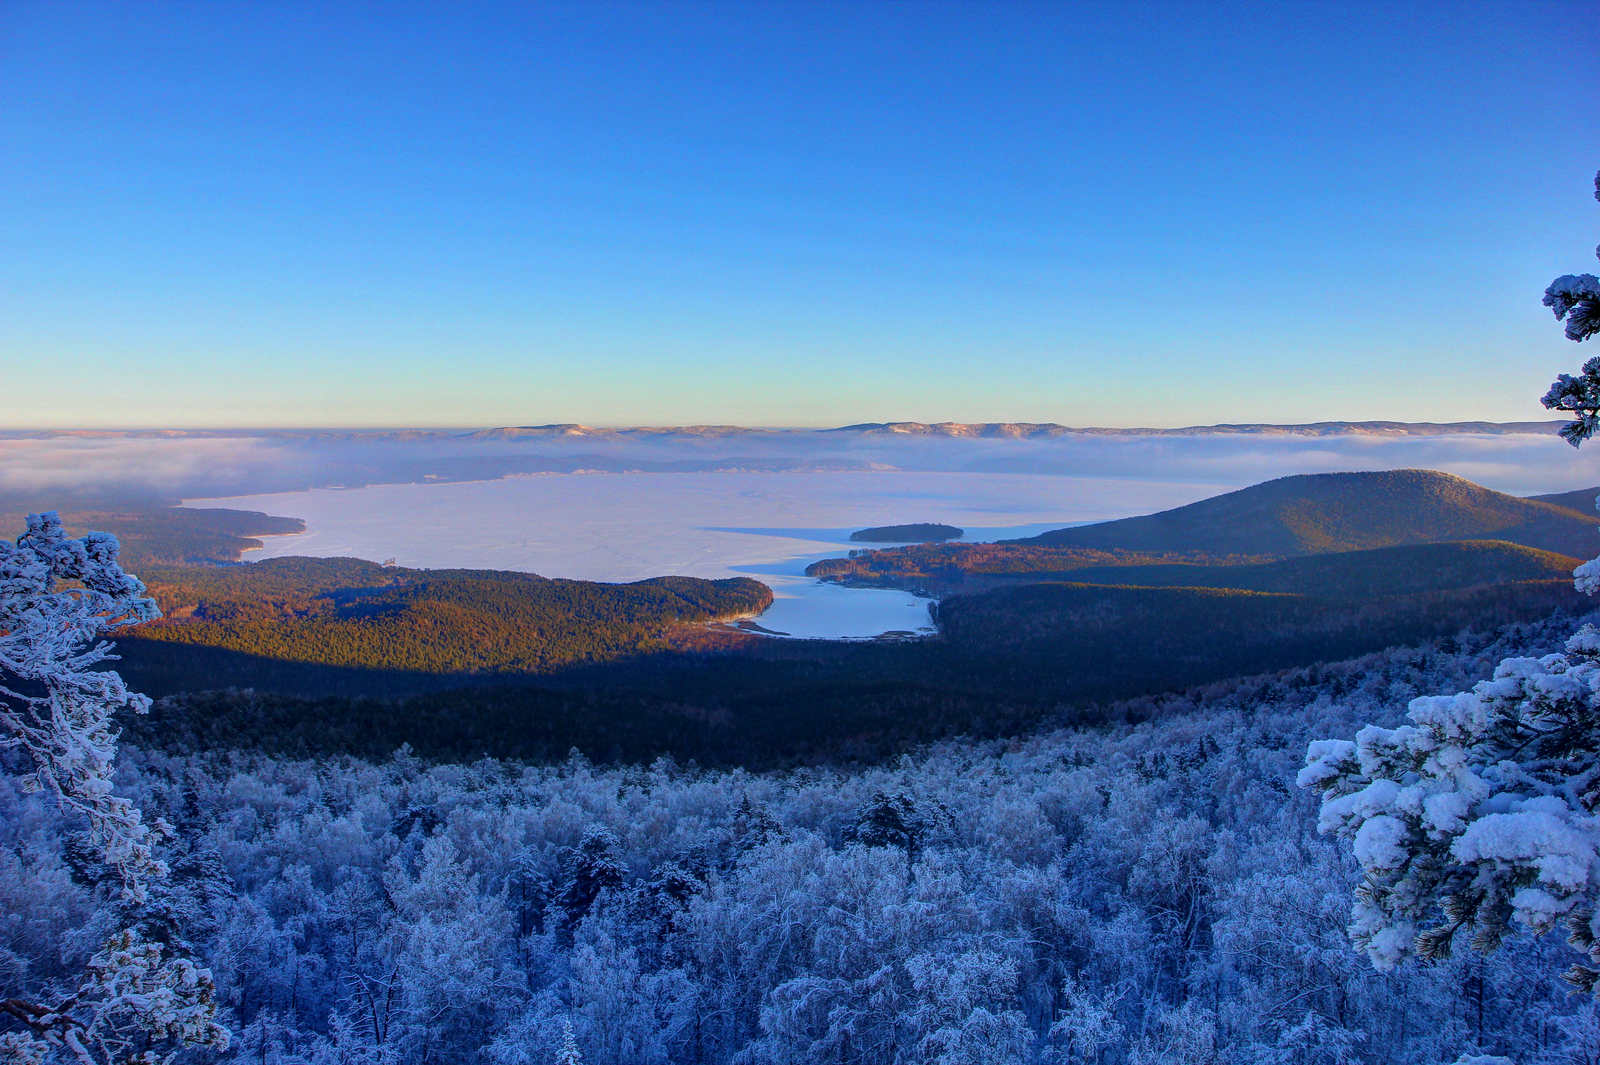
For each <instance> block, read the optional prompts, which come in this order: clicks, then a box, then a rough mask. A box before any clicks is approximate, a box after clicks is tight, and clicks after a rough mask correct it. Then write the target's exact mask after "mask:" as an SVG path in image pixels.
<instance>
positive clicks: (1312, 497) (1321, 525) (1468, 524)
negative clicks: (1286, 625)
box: [1004, 470, 1600, 558]
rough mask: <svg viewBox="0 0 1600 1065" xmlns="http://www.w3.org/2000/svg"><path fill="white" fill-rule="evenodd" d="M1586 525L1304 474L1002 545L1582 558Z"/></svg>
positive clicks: (1543, 505) (1431, 477)
mask: <svg viewBox="0 0 1600 1065" xmlns="http://www.w3.org/2000/svg"><path fill="white" fill-rule="evenodd" d="M1595 525H1596V522H1595V519H1594V518H1593V517H1587V516H1585V515H1583V514H1581V513H1579V512H1578V511H1575V510H1572V509H1570V508H1568V507H1564V506H1559V505H1557V504H1553V503H1547V502H1542V501H1540V500H1535V499H1522V498H1518V497H1517V496H1510V495H1506V494H1505V493H1503V492H1496V491H1494V490H1492V489H1489V488H1484V487H1483V486H1482V485H1478V484H1474V483H1472V482H1471V481H1468V480H1466V479H1464V478H1461V477H1456V476H1454V475H1452V474H1448V473H1440V472H1439V471H1437V470H1385V471H1379V472H1370V473H1314V474H1299V475H1296V476H1292V477H1280V478H1278V479H1276V480H1272V481H1266V482H1264V483H1262V484H1258V485H1253V486H1251V487H1249V488H1243V489H1240V490H1239V491H1237V492H1228V493H1226V494H1224V495H1220V496H1213V497H1211V498H1210V499H1202V500H1201V501H1199V502H1198V503H1191V504H1189V505H1188V506H1184V507H1177V508H1175V509H1173V510H1165V511H1161V512H1160V513H1157V514H1148V515H1144V516H1142V517H1136V518H1123V519H1121V520H1119V521H1108V522H1102V523H1100V524H1098V525H1084V526H1079V527H1077V528H1071V529H1054V530H1052V531H1050V532H1046V533H1041V534H1040V535H1038V536H1034V537H1029V538H1026V539H1021V540H1011V541H1004V542H1006V543H1013V544H1028V545H1040V546H1050V547H1078V548H1090V549H1095V550H1104V551H1139V552H1150V553H1157V552H1173V553H1178V552H1188V553H1203V554H1209V555H1215V556H1240V555H1249V556H1276V557H1280V558H1287V557H1293V556H1297V555H1311V554H1323V553H1327V552H1334V551H1356V550H1363V549H1368V548H1378V547H1395V546H1399V545H1402V544H1422V543H1434V542H1439V541H1444V540H1504V541H1507V542H1509V543H1513V544H1520V545H1521V546H1523V547H1533V548H1537V549H1539V550H1542V551H1554V552H1557V553H1558V554H1563V555H1570V556H1573V557H1577V558H1588V557H1590V556H1591V555H1593V554H1595V551H1596V548H1597V547H1600V535H1597V533H1596V529H1595Z"/></svg>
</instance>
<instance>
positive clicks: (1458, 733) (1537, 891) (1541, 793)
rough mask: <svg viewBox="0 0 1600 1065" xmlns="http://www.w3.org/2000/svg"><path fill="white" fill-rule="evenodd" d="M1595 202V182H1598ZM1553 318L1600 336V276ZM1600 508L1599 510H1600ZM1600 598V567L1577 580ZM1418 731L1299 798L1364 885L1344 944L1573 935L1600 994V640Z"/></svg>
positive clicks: (1499, 672)
mask: <svg viewBox="0 0 1600 1065" xmlns="http://www.w3.org/2000/svg"><path fill="white" fill-rule="evenodd" d="M1595 198H1596V199H1600V175H1597V176H1596V178H1595ZM1544 303H1545V306H1547V307H1550V308H1551V310H1553V311H1554V312H1555V315H1556V318H1557V319H1563V318H1564V319H1565V320H1566V323H1567V325H1566V333H1567V336H1568V337H1569V338H1571V339H1572V340H1576V341H1581V340H1584V339H1586V338H1588V337H1590V336H1593V335H1594V334H1596V333H1600V279H1597V278H1596V277H1595V276H1594V275H1593V274H1579V275H1572V274H1569V275H1566V276H1564V277H1560V278H1557V279H1556V280H1555V281H1554V282H1553V283H1552V284H1551V285H1550V287H1549V288H1548V289H1547V290H1546V291H1545V296H1544ZM1543 402H1544V405H1545V406H1546V407H1548V408H1550V409H1553V410H1563V411H1570V412H1572V413H1573V414H1575V415H1576V418H1575V420H1574V421H1573V422H1572V423H1571V424H1569V425H1566V426H1564V427H1563V428H1562V430H1561V435H1562V436H1563V437H1564V438H1565V439H1566V440H1567V441H1568V442H1569V443H1570V444H1572V445H1573V446H1574V447H1577V446H1578V445H1579V444H1581V443H1582V442H1583V441H1584V440H1587V439H1589V438H1590V437H1591V436H1593V435H1594V432H1595V430H1596V428H1597V427H1600V358H1596V359H1590V360H1589V361H1588V362H1587V363H1585V364H1584V367H1583V372H1582V375H1581V376H1580V377H1573V376H1571V375H1570V374H1562V375H1561V376H1560V377H1559V378H1558V379H1557V380H1556V382H1555V384H1553V385H1552V386H1551V388H1550V392H1549V394H1548V395H1546V396H1545V397H1544V400H1543ZM1597 506H1600V501H1597ZM1574 577H1575V583H1576V585H1577V587H1578V589H1579V590H1580V591H1583V592H1586V593H1588V594H1590V595H1593V594H1594V593H1595V592H1596V591H1597V590H1600V559H1595V560H1593V561H1590V562H1586V563H1584V564H1583V565H1582V566H1580V567H1578V569H1577V570H1576V571H1575V573H1574ZM1408 717H1409V718H1410V721H1411V724H1409V725H1404V726H1401V727H1400V728H1394V729H1387V728H1379V727H1376V726H1368V727H1366V728H1364V729H1362V730H1361V731H1360V732H1359V733H1357V735H1356V738H1355V740H1354V742H1351V741H1348V740H1319V741H1316V742H1314V743H1312V744H1311V745H1310V747H1309V749H1308V751H1307V757H1306V762H1307V764H1306V767H1305V769H1304V770H1302V771H1301V773H1300V777H1299V783H1300V786H1301V787H1303V788H1309V789H1313V790H1315V791H1317V792H1320V793H1321V794H1322V796H1323V803H1322V812H1321V817H1320V819H1319V825H1318V827H1319V828H1320V829H1321V830H1322V831H1324V832H1330V833H1334V834H1336V835H1338V836H1340V837H1342V838H1345V839H1348V840H1350V841H1351V842H1352V844H1353V847H1354V851H1355V857H1356V860H1357V861H1358V862H1359V863H1360V865H1361V869H1362V873H1363V878H1362V881H1361V883H1360V885H1359V886H1358V887H1357V888H1356V893H1355V904H1354V909H1353V920H1352V923H1351V925H1350V935H1351V938H1352V939H1353V940H1354V941H1355V943H1356V945H1357V946H1359V947H1360V948H1361V949H1362V950H1364V951H1365V952H1366V954H1367V956H1368V957H1369V958H1370V959H1371V960H1372V962H1373V964H1374V965H1376V966H1377V967H1378V968H1380V969H1390V968H1393V967H1394V966H1396V965H1398V964H1400V963H1401V962H1402V961H1405V960H1406V959H1407V958H1409V957H1411V956H1413V955H1415V956H1418V957H1421V958H1423V959H1428V960H1439V959H1444V958H1448V957H1449V956H1450V952H1451V949H1452V947H1453V946H1454V945H1455V943H1456V941H1457V940H1458V939H1459V938H1462V937H1465V938H1466V940H1467V942H1468V944H1469V945H1470V946H1471V947H1472V949H1474V950H1476V951H1478V952H1480V953H1484V954H1487V953H1490V952H1492V951H1494V950H1495V948H1496V947H1498V946H1499V945H1500V943H1501V941H1502V940H1503V939H1504V938H1505V937H1506V935H1507V934H1508V933H1509V932H1510V931H1511V930H1512V923H1513V922H1516V923H1517V924H1520V925H1522V926H1523V927H1525V928H1527V929H1528V930H1530V931H1531V932H1533V933H1534V934H1535V935H1543V934H1544V933H1546V932H1548V931H1550V930H1551V929H1553V928H1555V927H1556V926H1557V925H1558V924H1559V925H1563V926H1565V928H1566V930H1567V933H1568V942H1569V943H1571V944H1572V946H1574V947H1575V948H1577V949H1578V950H1581V951H1583V952H1584V953H1585V954H1586V955H1587V956H1588V957H1587V963H1583V962H1579V963H1575V964H1574V965H1573V966H1572V967H1571V968H1570V969H1569V970H1568V971H1567V972H1566V974H1565V977H1566V979H1567V980H1568V981H1570V982H1571V983H1572V984H1574V985H1575V986H1576V987H1578V988H1579V989H1581V990H1583V991H1586V992H1590V993H1593V994H1597V995H1600V912H1597V901H1600V630H1597V629H1596V628H1595V627H1594V626H1592V625H1585V626H1584V627H1583V628H1582V629H1580V630H1579V631H1578V632H1577V633H1576V634H1575V635H1574V636H1573V637H1572V638H1571V639H1570V640H1568V641H1567V644H1566V648H1565V650H1564V651H1563V652H1561V653H1557V654H1550V655H1546V656H1544V657H1542V658H1507V659H1505V660H1504V661H1502V662H1501V663H1500V664H1499V665H1498V666H1497V667H1496V669H1495V671H1494V676H1493V677H1492V678H1490V679H1489V680H1486V681H1483V682H1481V683H1479V684H1477V685H1476V686H1474V687H1473V689H1472V690H1471V691H1469V692H1462V693H1460V694H1457V695H1448V696H1425V697H1422V698H1418V699H1414V700H1412V702H1411V704H1410V711H1409V714H1408Z"/></svg>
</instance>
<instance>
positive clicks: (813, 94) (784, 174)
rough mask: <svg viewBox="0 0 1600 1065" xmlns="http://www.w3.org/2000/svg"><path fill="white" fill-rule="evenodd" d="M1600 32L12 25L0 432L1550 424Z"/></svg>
mask: <svg viewBox="0 0 1600 1065" xmlns="http://www.w3.org/2000/svg"><path fill="white" fill-rule="evenodd" d="M1597 16H1600V5H1596V4H1594V3H1592V2H1591V3H1580V4H1573V3H1559V4H1539V3H1512V4H1498V5H1497V4H1487V5H1483V4H1471V3H1467V4H1461V3H1450V4H1444V3H1439V4H1422V3H1365V4H1364V3H1338V4H1335V3H1263V4H1220V3H1217V4H1201V3H1176V4H1136V3H1115V4H1113V3H1104V4H1068V3H1063V4H1047V3H1014V4H1011V3H979V2H966V3H949V4H945V3H933V2H921V3H910V2H904V3H867V2H856V3H839V4H833V3H826V2H815V0H812V2H805V3H757V2H741V3H734V4H705V3H689V2H662V3H644V2H631V3H603V2H585V3H573V4H512V5H505V6H499V5H468V4H399V3H394V4H379V3H370V4H348V5H340V4H293V3H272V4H250V3H227V4H217V3H200V4H176V3H154V2H152V3H136V4H127V3H115V4H104V5H101V4H77V3H62V2H51V3H41V4H32V3H0V362H3V363H4V365H5V376H6V381H7V388H6V389H4V390H0V427H8V428H30V427H57V426H61V427H66V426H72V427H100V426H106V427H111V426H118V427H136V426H168V427H206V426H219V427H220V426H304V425H315V426H328V425H349V426H375V425H388V426H394V425H419V426H424V425H426V426H436V425H460V426H475V425H501V424H534V423H543V422H553V421H581V422H586V423H589V424H598V425H627V424H684V423H706V422H719V423H738V424H745V425H769V426H776V425H796V426H802V425H837V424H845V423H849V422H857V421H864V420H871V421H881V420H899V419H915V420H921V421H937V420H959V421H990V420H1009V421H1058V422H1063V423H1067V424H1080V425H1088V424H1100V425H1162V426H1170V425H1187V424H1198V423H1211V422H1219V421H1276V422H1300V421H1312V420H1321V419H1339V418H1345V419H1364V418H1394V419H1406V420H1455V419H1466V418H1490V419H1497V420H1500V419H1521V418H1535V417H1544V416H1546V415H1545V414H1544V412H1543V411H1542V410H1541V408H1539V406H1538V404H1537V398H1538V396H1539V395H1541V394H1542V393H1543V391H1544V389H1545V387H1546V386H1547V385H1548V383H1549V381H1550V379H1551V377H1552V376H1553V375H1554V374H1555V373H1557V372H1560V371H1563V370H1571V369H1573V368H1575V367H1576V365H1577V364H1578V363H1579V362H1581V361H1582V359H1583V358H1584V357H1585V356H1586V355H1588V354H1600V349H1596V350H1595V351H1593V352H1586V351H1584V349H1583V348H1581V347H1579V346H1577V345H1573V344H1571V343H1570V342H1568V341H1566V340H1564V339H1563V338H1562V337H1561V334H1560V328H1559V326H1558V325H1557V324H1556V323H1555V321H1554V320H1553V319H1552V318H1551V317H1550V315H1549V312H1548V311H1546V310H1545V309H1544V308H1543V307H1541V306H1540V305H1539V297H1540V294H1541V292H1542V290H1543V288H1544V286H1545V285H1546V284H1547V283H1548V282H1549V281H1550V280H1551V279H1552V278H1553V277H1554V276H1555V275H1557V274H1561V273H1568V272H1579V271H1595V270H1596V269H1600V267H1597V264H1596V263H1595V260H1594V251H1593V249H1594V245H1595V243H1596V241H1597V240H1600V204H1596V203H1595V201H1594V200H1593V198H1592V195H1591V191H1590V190H1591V185H1590V183H1591V182H1592V180H1593V175H1594V173H1595V171H1596V170H1597V169H1600V117H1597V114H1596V111H1595V109H1594V107H1593V106H1592V104H1593V101H1594V100H1595V99H1596V98H1600V17H1597Z"/></svg>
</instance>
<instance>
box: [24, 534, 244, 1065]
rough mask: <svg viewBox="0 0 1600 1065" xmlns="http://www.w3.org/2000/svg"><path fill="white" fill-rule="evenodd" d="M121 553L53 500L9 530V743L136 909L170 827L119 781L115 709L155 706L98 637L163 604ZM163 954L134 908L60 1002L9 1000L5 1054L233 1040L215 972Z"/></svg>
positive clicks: (106, 1052) (28, 784) (60, 1056)
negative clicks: (64, 515)
mask: <svg viewBox="0 0 1600 1065" xmlns="http://www.w3.org/2000/svg"><path fill="white" fill-rule="evenodd" d="M117 551H118V544H117V539H116V537H114V536H112V535H111V534H109V533H89V534H88V535H87V536H84V537H82V538H79V539H68V538H67V536H66V534H65V533H64V532H63V531H62V527H61V520H60V518H59V517H58V516H57V515H56V514H55V513H53V512H52V513H47V514H43V515H37V514H33V515H29V516H28V531H27V532H26V533H25V534H24V535H23V536H21V537H19V538H18V539H17V541H16V543H14V544H13V543H10V542H8V541H4V540H0V679H3V682H4V683H0V730H3V734H0V746H3V747H4V748H9V749H12V750H17V749H20V750H21V751H23V752H25V753H26V754H27V756H28V758H29V764H30V765H31V769H29V770H28V772H27V775H26V776H25V777H24V779H23V790H24V791H35V792H36V791H40V790H46V791H49V792H51V793H53V794H54V795H55V797H56V799H57V801H58V802H59V803H60V805H61V806H62V808H63V810H64V811H65V812H67V813H68V814H69V815H71V816H77V817H79V818H81V819H82V821H83V822H84V823H85V824H86V826H87V838H88V840H89V843H90V846H91V849H92V851H93V853H94V856H95V857H96V858H97V859H98V860H99V861H100V862H101V863H103V864H104V866H105V867H106V869H107V870H108V872H110V873H111V874H112V876H113V878H114V879H115V880H116V881H117V882H118V884H119V888H120V890H119V894H120V897H121V902H122V903H123V905H124V907H125V908H126V909H127V911H128V913H129V914H130V915H137V913H138V909H139V907H140V906H142V905H143V904H144V903H146V902H147V901H148V899H149V888H150V884H151V882H152V881H159V880H161V879H163V878H165V877H166V876H167V867H166V865H165V864H164V863H163V862H162V861H161V860H160V859H159V858H157V857H156V855H155V850H154V848H155V846H156V844H157V843H158V842H159V839H160V837H161V836H163V835H165V834H167V833H168V832H169V831H170V828H169V826H168V825H167V824H166V823H165V822H163V821H160V820H157V821H156V822H155V823H153V824H147V823H146V822H145V821H144V818H143V816H142V814H141V813H140V811H139V808H138V807H137V806H135V805H134V804H133V803H132V802H131V801H129V800H128V799H125V798H122V797H120V796H118V795H116V794H114V793H113V791H112V774H113V771H114V768H115V765H114V763H115V758H116V747H117V743H116V731H115V727H114V725H113V723H112V714H113V713H114V712H115V711H117V710H120V709H122V708H124V707H131V708H132V709H133V710H134V711H135V712H138V713H144V712H145V711H146V710H148V709H149V706H150V700H149V699H148V698H146V697H145V696H142V695H137V694H134V693H133V692H130V691H129V690H128V688H127V686H126V685H125V684H124V683H123V681H122V678H121V677H119V676H118V675H117V674H116V673H114V672H110V671H108V670H105V669H100V668H96V667H99V666H102V665H103V664H104V663H105V662H107V661H109V660H111V659H113V658H114V657H115V656H114V655H112V654H111V649H112V645H111V644H109V643H107V642H106V641H104V640H101V639H100V637H101V635H102V634H103V633H105V632H107V631H108V630H111V629H114V628H118V627H120V626H123V625H129V624H133V623H135V622H139V621H145V620H148V619H150V618H154V617H156V616H157V614H158V612H157V610H156V607H155V603H153V602H152V601H151V600H150V599H149V598H147V597H146V596H145V594H144V591H145V587H144V585H143V584H142V583H140V582H139V580H138V579H137V578H136V577H133V576H132V575H130V574H128V573H126V572H125V571H124V570H123V569H122V567H121V566H120V565H118V563H117ZM62 582H65V584H64V585H63V583H62ZM163 953H164V951H163V948H162V946H161V945H159V944H158V943H155V942H151V941H148V940H147V939H146V938H145V935H144V934H143V932H142V931H141V929H140V928H139V927H138V922H137V920H130V921H129V922H128V927H124V928H122V929H120V930H119V931H117V932H116V933H115V934H114V935H112V936H111V937H110V939H109V940H107V941H106V943H105V945H104V947H103V949H101V950H100V952H99V953H97V954H95V955H94V957H93V958H92V959H91V960H90V961H89V964H88V967H87V972H86V973H85V974H84V977H83V979H82V982H81V983H79V984H78V986H77V987H76V988H63V989H61V993H60V995H59V996H57V997H56V998H55V999H52V1000H49V1001H37V1002H36V1001H28V1000H24V999H18V998H6V999H3V1000H0V1011H3V1012H4V1013H5V1014H7V1015H9V1016H10V1017H11V1018H12V1019H13V1020H14V1021H16V1022H18V1027H19V1029H20V1030H17V1031H12V1032H9V1033H6V1034H4V1035H0V1061H15V1062H28V1063H43V1062H48V1061H54V1060H66V1061H75V1062H82V1063H89V1062H111V1061H137V1062H155V1061H160V1060H163V1058H162V1056H161V1055H160V1054H159V1053H158V1051H157V1049H156V1048H158V1047H169V1048H176V1047H181V1046H209V1047H215V1048H218V1049H223V1048H225V1047H226V1046H227V1043H228V1033H227V1031H226V1029H224V1028H222V1027H221V1026H220V1025H219V1024H218V1023H217V1020H216V1007H215V1004H214V1001H213V994H212V979H211V973H210V972H209V971H208V970H206V969H202V968H199V967H198V966H196V965H194V964H193V963H192V962H190V961H188V960H187V959H184V958H163ZM170 1056H171V1055H170V1054H168V1055H167V1057H168V1058H170Z"/></svg>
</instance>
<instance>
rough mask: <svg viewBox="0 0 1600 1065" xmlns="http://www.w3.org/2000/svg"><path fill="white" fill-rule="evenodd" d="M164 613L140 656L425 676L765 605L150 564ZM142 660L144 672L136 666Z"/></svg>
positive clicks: (142, 639) (551, 664)
mask: <svg viewBox="0 0 1600 1065" xmlns="http://www.w3.org/2000/svg"><path fill="white" fill-rule="evenodd" d="M143 576H144V579H145V581H146V583H147V584H148V585H149V586H150V590H151V594H152V595H153V596H154V598H155V600H156V602H157V603H158V604H159V605H160V606H161V608H162V612H163V614H164V615H165V616H164V617H163V618H162V619H161V620H159V621H155V622H151V623H149V624H146V625H141V626H138V627H137V628H134V629H131V630H129V631H128V632H127V633H126V635H124V636H123V637H122V640H121V642H122V645H123V653H124V654H125V655H127V656H128V657H129V659H130V661H131V664H132V665H134V666H135V667H137V665H138V664H139V663H140V662H141V661H148V660H149V659H151V658H152V657H153V658H156V659H160V658H163V657H165V656H162V655H160V654H159V653H157V652H156V650H155V649H154V648H153V647H152V646H151V645H158V644H179V645H190V646H201V647H207V648H213V649H219V650H225V651H231V652H235V653H239V654H244V655H250V656H255V657H258V658H261V659H267V660H276V661H282V662H297V663H306V664H314V665H320V666H337V667H347V668H349V667H358V668H361V669H367V670H399V671H408V672H416V673H430V674H470V673H538V672H542V671H547V670H550V669H553V668H557V667H563V666H570V665H575V664H580V663H587V662H601V661H608V660H612V659H615V658H618V657H622V656H626V655H630V654H638V653H644V652H648V651H652V650H657V649H659V648H660V647H662V646H663V644H662V639H663V636H664V634H665V633H666V632H667V631H668V630H670V629H671V628H673V627H674V626H677V625H683V624H690V623H697V622H704V621H709V620H713V619H717V618H729V617H737V616H742V615H748V614H755V613H759V612H760V611H762V610H764V609H766V607H767V606H768V605H769V604H770V603H771V602H772V592H771V591H770V590H769V589H768V588H767V586H766V585H764V584H762V583H760V582H759V581H755V580H752V579H750V578H748V577H735V578H731V579H728V580H716V581H713V580H702V579H700V578H696V577H656V578H653V579H651V580H647V581H639V582H637V583H634V584H596V583H593V582H589V581H570V580H550V579H547V578H544V577H540V576H537V575H535V574H531V573H509V572H499V571H495V570H414V569H402V568H400V567H395V566H389V567H385V566H379V565H377V564H375V563H372V562H365V561H362V560H360V559H344V558H333V559H321V558H277V559H269V560H266V561H262V562H257V563H253V564H251V565H249V566H236V567H207V568H179V567H171V568H162V567H156V568H152V569H147V570H146V571H145V573H144V574H143ZM136 671H137V670H136Z"/></svg>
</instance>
